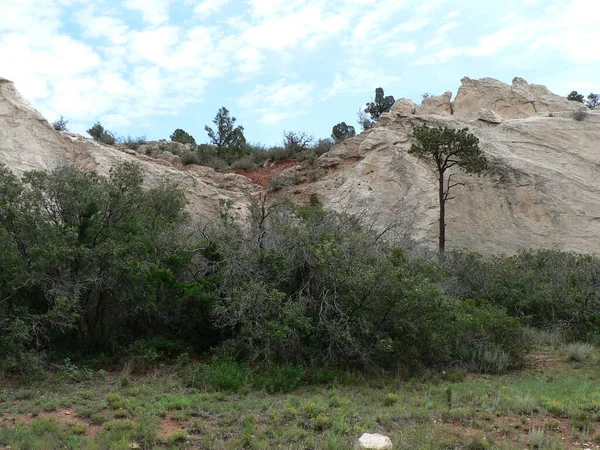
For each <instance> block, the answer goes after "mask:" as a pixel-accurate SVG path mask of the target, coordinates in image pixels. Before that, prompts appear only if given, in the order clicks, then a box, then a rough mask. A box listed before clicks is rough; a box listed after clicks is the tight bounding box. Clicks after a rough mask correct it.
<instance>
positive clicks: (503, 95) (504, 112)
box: [452, 77, 577, 119]
mask: <svg viewBox="0 0 600 450" xmlns="http://www.w3.org/2000/svg"><path fill="white" fill-rule="evenodd" d="M461 83H462V85H461V87H460V88H458V92H457V94H456V98H455V100H454V102H453V104H452V107H453V113H454V114H455V115H457V116H464V117H475V116H476V115H477V112H478V111H479V110H480V109H490V110H492V111H494V112H496V113H497V114H499V115H500V116H501V117H503V118H505V119H518V118H525V117H531V116H535V115H538V114H546V115H547V114H548V113H549V112H555V111H575V110H576V109H577V105H576V104H574V102H570V101H569V100H567V99H566V98H565V97H561V96H559V95H555V94H553V93H552V92H550V91H549V90H548V88H546V87H545V86H540V85H536V84H529V83H527V81H525V80H524V79H523V78H519V77H517V78H515V79H513V81H512V85H508V84H505V83H502V82H501V81H498V80H494V79H493V78H482V79H480V80H472V79H470V78H468V77H464V78H463V79H462V80H461Z"/></svg>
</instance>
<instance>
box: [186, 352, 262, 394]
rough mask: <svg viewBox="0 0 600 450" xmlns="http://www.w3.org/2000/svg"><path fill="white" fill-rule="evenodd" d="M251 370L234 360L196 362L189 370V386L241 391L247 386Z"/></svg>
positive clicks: (187, 375)
mask: <svg viewBox="0 0 600 450" xmlns="http://www.w3.org/2000/svg"><path fill="white" fill-rule="evenodd" d="M249 374H250V370H249V368H248V366H247V365H244V364H240V363H237V362H234V361H223V360H217V359H213V360H212V361H211V362H210V363H200V364H194V365H192V367H190V369H189V370H188V371H187V374H186V381H187V384H188V386H190V387H197V388H201V389H205V390H214V391H233V392H236V391H240V390H241V389H242V388H243V387H245V386H247V383H248V378H249Z"/></svg>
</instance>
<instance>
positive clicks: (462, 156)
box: [408, 125, 488, 252]
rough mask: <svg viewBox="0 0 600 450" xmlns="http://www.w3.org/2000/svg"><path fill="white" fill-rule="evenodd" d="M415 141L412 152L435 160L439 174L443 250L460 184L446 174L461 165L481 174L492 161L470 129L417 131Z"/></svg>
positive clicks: (464, 169)
mask: <svg viewBox="0 0 600 450" xmlns="http://www.w3.org/2000/svg"><path fill="white" fill-rule="evenodd" d="M413 138H414V142H413V144H412V146H411V148H410V150H409V151H408V153H410V154H412V155H415V156H418V157H420V158H424V159H432V160H433V161H434V163H435V167H436V170H437V174H438V197H439V206H440V218H439V224H440V230H439V244H438V245H439V250H440V252H443V251H444V248H445V246H446V218H445V215H446V202H447V201H448V200H452V199H453V198H454V197H450V190H451V189H452V188H453V187H455V186H458V185H464V183H460V182H452V176H453V175H455V174H454V173H451V174H449V175H448V177H447V178H446V176H445V174H446V171H447V170H448V169H450V168H452V167H454V166H458V167H459V168H461V169H462V170H463V171H464V172H466V173H468V174H481V173H483V172H485V171H486V170H487V168H488V161H487V158H486V157H485V155H484V154H483V152H482V151H481V149H480V148H479V139H477V137H475V136H474V135H473V134H471V133H469V132H468V128H463V129H462V130H455V129H453V128H448V127H434V128H432V127H428V126H427V125H423V126H421V127H418V128H416V129H415V131H414V133H413Z"/></svg>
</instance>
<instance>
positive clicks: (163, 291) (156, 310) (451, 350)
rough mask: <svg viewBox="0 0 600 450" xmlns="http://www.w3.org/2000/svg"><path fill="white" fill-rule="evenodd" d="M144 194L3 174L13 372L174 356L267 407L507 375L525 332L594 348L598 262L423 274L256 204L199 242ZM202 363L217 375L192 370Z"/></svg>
mask: <svg viewBox="0 0 600 450" xmlns="http://www.w3.org/2000/svg"><path fill="white" fill-rule="evenodd" d="M205 150H206V149H204V150H203V151H205ZM208 150H210V149H208ZM142 182H143V177H142V173H141V170H140V168H139V167H137V166H135V165H131V164H123V165H119V166H116V167H115V168H114V169H113V170H112V171H111V173H110V175H109V176H108V177H103V176H100V175H98V174H96V173H95V172H87V173H84V172H79V171H77V170H75V169H70V168H62V169H57V170H55V171H52V172H47V173H46V172H29V173H27V174H25V176H24V177H23V179H22V180H19V179H18V178H16V177H15V176H14V175H13V174H12V173H11V172H10V171H9V170H8V169H6V168H5V167H0V248H2V250H3V251H2V252H0V361H1V363H0V364H2V368H3V369H4V370H6V371H9V372H11V371H16V370H28V369H31V368H35V367H37V366H39V365H40V364H42V363H43V361H44V359H45V358H46V357H50V358H53V360H54V361H56V362H63V361H65V360H66V359H67V358H70V359H69V362H70V364H71V361H74V362H73V363H72V364H75V361H77V358H80V357H82V355H85V357H87V358H88V362H86V364H87V365H89V366H90V367H95V368H96V367H98V366H99V365H100V366H101V364H102V363H103V362H104V363H105V362H106V361H107V360H110V358H111V357H113V356H114V355H117V356H119V357H121V358H123V359H126V360H127V361H130V362H132V363H134V364H135V366H136V367H138V368H141V369H145V368H148V367H150V366H152V365H154V364H156V363H159V362H161V361H165V360H168V359H173V360H174V359H176V358H177V356H178V355H182V356H181V357H180V358H179V360H180V362H181V364H182V365H183V366H184V367H186V368H187V369H186V373H188V375H189V377H188V378H189V380H188V382H189V384H190V385H194V386H198V387H206V388H210V389H214V388H217V389H226V390H239V389H242V388H244V387H247V386H254V387H259V388H261V389H266V390H267V391H273V392H274V391H286V390H289V389H292V388H293V387H294V386H296V385H298V384H299V383H302V382H315V381H319V380H325V382H327V381H326V380H328V379H330V378H331V377H332V376H333V377H334V378H336V377H338V375H337V374H339V373H341V372H338V371H339V370H340V369H341V370H345V369H348V368H352V369H368V370H401V371H402V372H403V373H406V372H410V371H413V370H421V369H422V368H424V367H447V366H456V367H457V368H462V369H470V370H477V371H482V372H503V371H505V370H507V369H508V368H510V367H513V366H516V365H518V364H519V363H520V362H521V361H522V358H523V355H524V354H525V353H526V352H527V350H528V341H529V339H528V338H527V337H526V336H527V335H526V334H525V333H524V328H525V326H528V327H532V326H533V327H538V328H556V327H562V329H563V332H564V334H566V336H567V337H569V338H570V339H572V340H574V339H578V340H588V341H589V340H593V339H597V337H598V330H599V327H600V312H599V311H600V308H599V307H598V306H599V301H598V299H599V298H600V264H599V263H600V261H599V260H598V259H597V258H595V257H591V256H582V255H575V254H567V253H559V252H551V251H541V252H523V253H520V254H518V255H515V256H511V257H503V256H496V257H483V256H481V255H477V254H468V253H448V254H445V255H443V256H441V257H440V256H439V255H438V254H436V255H435V256H434V257H431V258H430V257H420V258H417V257H415V256H409V255H408V254H407V253H406V252H405V251H403V250H402V249H400V248H398V247H397V246H396V245H395V243H394V242H391V241H387V240H386V239H385V238H386V236H385V235H383V236H382V235H381V234H380V233H379V232H378V231H376V230H375V229H374V228H373V227H365V226H364V225H363V223H362V222H361V218H360V216H351V215H348V214H345V213H335V212H329V211H326V210H324V209H323V208H322V207H321V205H320V204H319V201H318V199H317V197H316V196H313V197H311V201H310V203H309V205H306V206H294V205H292V204H290V203H289V202H281V201H279V202H275V203H270V202H269V198H268V196H266V195H263V196H261V197H259V198H256V199H253V200H252V207H251V211H250V213H251V214H250V222H249V224H248V225H247V226H244V227H240V226H238V225H236V224H235V223H234V222H233V221H232V220H231V218H230V217H229V214H228V210H227V208H228V206H230V205H229V203H227V202H224V203H223V205H222V206H223V211H222V215H221V218H220V219H219V220H213V221H210V222H207V223H204V224H202V225H197V224H196V225H193V226H192V225H191V224H188V223H187V218H186V215H185V213H184V206H185V199H184V196H183V194H182V192H181V191H180V190H179V189H177V188H176V187H175V186H173V185H170V184H162V185H159V186H157V187H155V188H152V189H148V190H144V189H142ZM529 335H531V332H529ZM199 354H203V355H205V356H207V355H212V356H213V357H214V358H215V359H211V360H210V361H209V362H207V363H202V364H199V365H193V364H192V365H190V363H189V361H190V357H193V356H196V355H199ZM257 368H260V370H257ZM332 368H333V369H332ZM332 374H334V375H332Z"/></svg>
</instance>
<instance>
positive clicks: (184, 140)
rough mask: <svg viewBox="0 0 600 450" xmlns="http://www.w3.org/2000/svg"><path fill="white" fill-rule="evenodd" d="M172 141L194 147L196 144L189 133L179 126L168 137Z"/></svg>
mask: <svg viewBox="0 0 600 450" xmlns="http://www.w3.org/2000/svg"><path fill="white" fill-rule="evenodd" d="M169 139H171V141H173V142H179V143H180V144H192V145H193V146H194V147H195V146H196V140H195V139H194V137H193V136H192V135H191V134H188V133H187V132H186V131H184V130H182V129H181V128H177V129H176V130H175V131H173V134H172V135H171V136H170V137H169Z"/></svg>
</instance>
